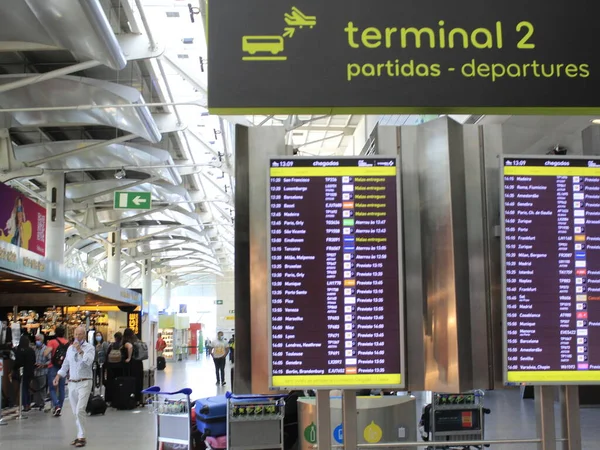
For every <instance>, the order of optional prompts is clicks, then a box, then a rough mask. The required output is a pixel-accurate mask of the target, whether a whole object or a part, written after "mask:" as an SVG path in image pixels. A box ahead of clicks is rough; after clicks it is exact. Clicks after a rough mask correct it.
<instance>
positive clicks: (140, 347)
mask: <svg viewBox="0 0 600 450" xmlns="http://www.w3.org/2000/svg"><path fill="white" fill-rule="evenodd" d="M123 346H124V347H125V348H126V349H127V358H126V359H125V365H124V367H125V369H124V370H125V372H126V373H127V371H128V370H129V374H130V376H132V377H134V378H135V398H136V401H137V404H138V405H143V401H142V390H143V389H144V387H143V383H144V365H143V363H142V361H143V360H144V359H148V345H147V344H146V343H145V342H142V341H140V340H139V339H138V337H137V336H136V335H135V333H134V332H133V330H132V329H131V328H126V329H125V331H124V332H123Z"/></svg>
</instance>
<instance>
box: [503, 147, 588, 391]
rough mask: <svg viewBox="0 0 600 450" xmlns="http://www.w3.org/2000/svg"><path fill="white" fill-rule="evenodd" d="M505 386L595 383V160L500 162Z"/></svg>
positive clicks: (514, 159)
mask: <svg viewBox="0 0 600 450" xmlns="http://www.w3.org/2000/svg"><path fill="white" fill-rule="evenodd" d="M502 172H503V174H502V175H503V176H502V200H503V201H502V207H503V208H502V209H503V220H502V224H503V232H502V236H503V240H502V245H503V248H504V252H503V253H504V261H503V262H504V264H503V267H504V273H503V276H504V307H505V309H504V311H505V313H506V320H505V324H504V336H505V369H506V370H505V381H506V382H511V383H528V384H584V383H593V384H597V383H598V382H599V381H600V159H593V158H570V157H569V158H564V157H563V158H555V157H552V158H550V157H547V156H546V157H537V158H533V157H518V156H517V157H511V156H505V157H503V158H502Z"/></svg>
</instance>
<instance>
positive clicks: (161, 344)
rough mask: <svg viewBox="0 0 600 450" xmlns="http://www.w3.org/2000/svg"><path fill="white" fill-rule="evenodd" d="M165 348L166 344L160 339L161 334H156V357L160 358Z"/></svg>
mask: <svg viewBox="0 0 600 450" xmlns="http://www.w3.org/2000/svg"><path fill="white" fill-rule="evenodd" d="M165 348H167V343H166V342H165V340H164V339H163V337H162V334H161V333H158V339H156V356H162V355H163V353H164V351H165Z"/></svg>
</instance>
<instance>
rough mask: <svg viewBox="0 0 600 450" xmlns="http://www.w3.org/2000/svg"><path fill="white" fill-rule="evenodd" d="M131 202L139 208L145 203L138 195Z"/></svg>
mask: <svg viewBox="0 0 600 450" xmlns="http://www.w3.org/2000/svg"><path fill="white" fill-rule="evenodd" d="M132 202H133V203H135V204H136V205H137V206H140V205H141V204H142V203H146V199H145V198H142V197H140V196H139V195H138V196H136V197H134V199H133V200H132Z"/></svg>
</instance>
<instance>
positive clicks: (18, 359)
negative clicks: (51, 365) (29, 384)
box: [13, 344, 35, 380]
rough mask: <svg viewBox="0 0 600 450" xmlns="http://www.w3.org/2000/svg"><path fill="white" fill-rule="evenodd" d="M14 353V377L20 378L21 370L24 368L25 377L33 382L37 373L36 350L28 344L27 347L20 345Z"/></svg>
mask: <svg viewBox="0 0 600 450" xmlns="http://www.w3.org/2000/svg"><path fill="white" fill-rule="evenodd" d="M14 352H15V365H14V368H13V371H14V373H13V376H16V378H19V369H20V368H21V367H22V368H23V376H24V377H25V378H27V379H28V380H31V379H32V378H33V375H34V372H35V350H34V349H32V348H31V347H30V346H29V344H27V345H26V346H21V345H19V346H18V347H17V348H15V350H14Z"/></svg>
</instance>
